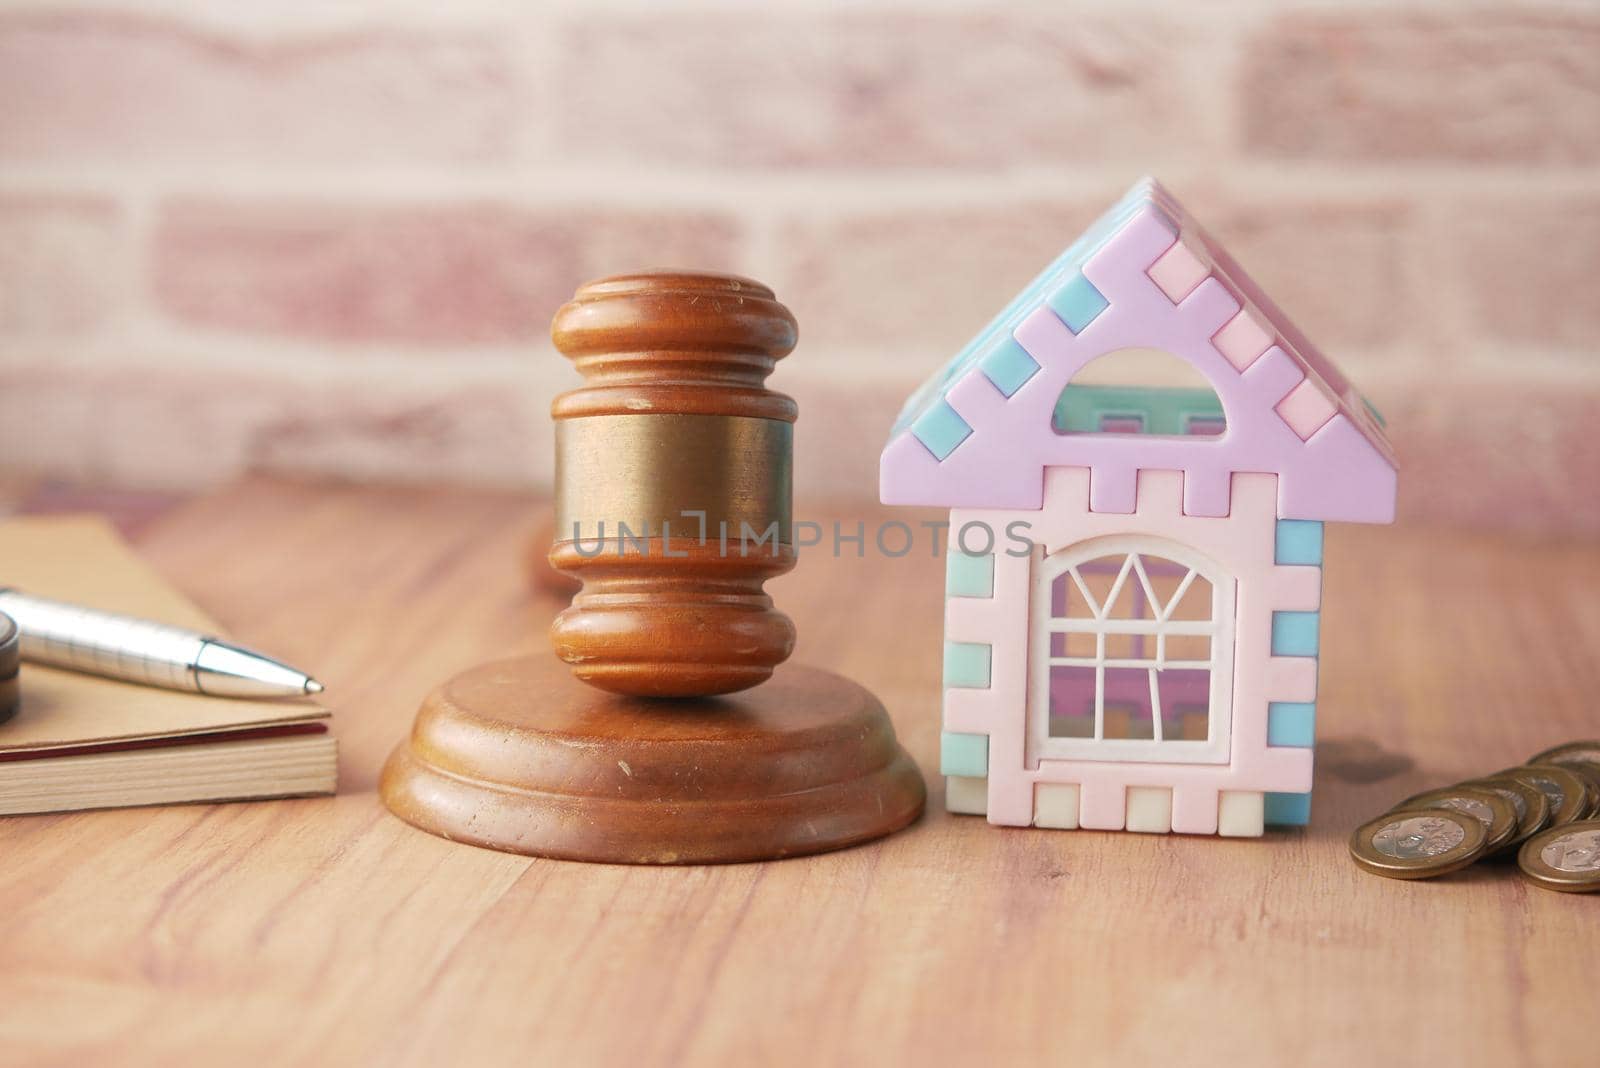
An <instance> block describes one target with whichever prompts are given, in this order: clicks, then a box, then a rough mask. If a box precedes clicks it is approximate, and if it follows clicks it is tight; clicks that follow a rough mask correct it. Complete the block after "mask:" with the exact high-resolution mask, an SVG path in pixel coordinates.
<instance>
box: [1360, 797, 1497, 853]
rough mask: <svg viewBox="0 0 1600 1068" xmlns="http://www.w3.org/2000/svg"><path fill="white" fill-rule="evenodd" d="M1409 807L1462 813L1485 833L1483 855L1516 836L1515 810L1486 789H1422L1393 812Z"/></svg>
mask: <svg viewBox="0 0 1600 1068" xmlns="http://www.w3.org/2000/svg"><path fill="white" fill-rule="evenodd" d="M1511 796H1516V795H1515V794H1512V795H1511ZM1524 804H1526V803H1524ZM1410 808H1448V809H1451V810H1453V811H1455V812H1465V813H1466V814H1467V815H1469V816H1471V817H1473V818H1474V819H1476V820H1477V821H1478V822H1479V823H1481V824H1483V829H1484V831H1485V832H1486V833H1487V834H1488V837H1489V840H1488V842H1487V843H1485V844H1484V852H1485V853H1494V852H1496V851H1498V850H1499V849H1501V848H1502V847H1503V846H1506V845H1509V844H1510V842H1511V840H1512V839H1513V838H1515V837H1516V834H1517V810H1516V809H1515V808H1514V807H1512V803H1511V801H1510V798H1509V797H1508V796H1505V795H1502V794H1499V793H1496V792H1495V791H1494V790H1492V789H1490V788H1489V787H1487V786H1445V787H1442V788H1440V789H1438V790H1425V791H1423V792H1422V793H1420V794H1417V795H1416V796H1415V797H1408V798H1406V799H1405V800H1404V801H1402V802H1400V803H1399V804H1398V805H1396V806H1395V807H1394V810H1399V809H1410ZM1391 811H1393V810H1391Z"/></svg>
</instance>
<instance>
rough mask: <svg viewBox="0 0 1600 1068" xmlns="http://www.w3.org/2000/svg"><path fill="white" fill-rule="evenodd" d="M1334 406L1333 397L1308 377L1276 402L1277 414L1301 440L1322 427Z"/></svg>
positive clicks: (1330, 415)
mask: <svg viewBox="0 0 1600 1068" xmlns="http://www.w3.org/2000/svg"><path fill="white" fill-rule="evenodd" d="M1334 408H1335V405H1334V402H1333V398H1332V397H1330V396H1328V394H1327V392H1326V390H1324V389H1323V387H1322V385H1321V384H1320V383H1318V382H1316V381H1315V380H1313V379H1310V378H1307V379H1306V380H1305V381H1303V382H1301V383H1300V384H1299V385H1298V386H1296V387H1294V388H1293V389H1291V390H1290V391H1289V394H1288V396H1286V397H1284V398H1283V400H1281V401H1279V402H1278V414H1279V415H1280V416H1282V417H1283V421H1284V422H1285V423H1288V424H1289V429H1291V430H1293V431H1294V432H1295V433H1296V434H1298V435H1300V440H1302V441H1304V440H1305V439H1307V438H1309V437H1310V436H1311V435H1312V434H1315V433H1316V432H1317V431H1318V430H1321V429H1322V425H1323V424H1324V423H1326V422H1327V421H1328V420H1329V419H1331V418H1332V417H1333V412H1334Z"/></svg>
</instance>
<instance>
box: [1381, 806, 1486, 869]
mask: <svg viewBox="0 0 1600 1068" xmlns="http://www.w3.org/2000/svg"><path fill="white" fill-rule="evenodd" d="M1488 841H1489V836H1488V834H1487V832H1485V831H1484V829H1483V824H1481V823H1479V822H1478V821H1477V819H1476V818H1474V817H1472V816H1469V815H1467V814H1466V813H1465V812H1456V811H1455V810H1453V809H1448V808H1432V809H1402V810H1400V811H1398V812H1388V813H1385V814H1384V815H1382V816H1379V817H1378V818H1377V819H1375V820H1371V821H1369V822H1367V823H1364V824H1362V825H1361V826H1360V827H1358V828H1356V833H1355V834H1352V835H1351V836H1350V856H1351V857H1352V858H1353V859H1354V860H1355V862H1356V863H1357V864H1359V865H1361V867H1363V868H1365V869H1366V870H1367V871H1370V872H1372V873H1373V874H1374V875H1384V876H1387V877H1388V878H1391V879H1429V878H1432V877H1433V876H1435V875H1448V874H1449V873H1450V872H1453V871H1457V870H1459V869H1461V868H1464V867H1466V866H1467V865H1468V864H1471V863H1472V862H1473V861H1475V860H1477V859H1478V858H1479V857H1481V856H1483V850H1484V847H1485V846H1486V845H1487V844H1488Z"/></svg>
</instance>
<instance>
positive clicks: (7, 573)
mask: <svg viewBox="0 0 1600 1068" xmlns="http://www.w3.org/2000/svg"><path fill="white" fill-rule="evenodd" d="M0 586H14V587H16V588H17V589H20V590H25V591H27V592H29V593H33V594H38V595H40V596H43V597H51V598H56V599H59V600H64V601H73V602H76V603H78V604H82V605H85V606H87V607H90V608H96V609H101V610H103V611H107V612H117V613H121V614H124V615H131V616H139V617H142V618H145V619H153V620H156V621H158V622H161V623H169V624H172V625H174V626H179V627H186V628H190V629H192V630H198V631H202V632H204V633H206V634H210V635H213V636H216V637H227V635H225V634H223V632H222V630H221V628H220V627H218V625H217V624H216V622H215V621H214V620H212V619H210V618H209V617H207V616H206V614H205V613H204V612H202V611H201V610H200V609H199V608H197V607H196V606H195V605H194V604H192V603H191V602H190V601H189V600H187V599H186V598H185V597H184V596H183V595H182V594H180V593H179V592H178V591H177V590H176V589H174V588H173V586H172V585H171V584H170V583H168V582H167V581H166V580H165V579H164V578H162V577H161V575H160V574H158V573H157V572H156V571H155V570H154V569H153V568H152V567H150V565H148V564H147V563H145V562H144V561H143V560H141V559H140V558H139V556H138V555H137V554H136V553H134V552H133V550H132V549H131V548H130V547H129V546H128V545H127V543H125V542H124V541H123V540H122V539H121V537H120V536H118V534H117V533H116V531H115V530H113V529H112V528H111V526H110V525H109V524H107V523H106V522H105V521H103V520H101V519H99V518H95V517H87V516H64V517H53V516H52V517H35V516H27V517H19V518H12V519H7V520H4V521H0ZM19 681H20V684H21V690H22V702H21V706H20V708H19V709H18V711H17V714H16V716H15V717H13V718H12V719H11V720H10V721H8V722H6V723H3V724H0V815H18V814H22V813H30V812H60V811H67V810H72V809H87V808H120V807H125V806H130V805H162V804H177V803H181V802H193V801H235V800H254V799H261V798H268V797H294V796H303V795H311V794H329V793H332V792H333V790H334V785H335V779H336V770H337V769H336V763H337V744H336V742H335V740H334V737H333V734H332V733H331V731H330V730H329V725H330V717H329V712H328V710H327V709H326V708H323V707H322V706H320V705H318V704H316V703H315V702H313V701H311V700H275V701H265V700H244V699H236V698H223V697H209V696H206V695H204V694H199V693H189V692H184V691H177V690H166V689H160V688H157V687H151V686H141V685H137V684H135V683H130V682H123V681H119V680H116V679H108V678H100V677H98V676H93V675H82V674H77V673H74V672H69V671H62V670H59V669H57V668H51V667H45V666H42V665H39V664H24V665H23V666H22V673H21V676H20V680H19Z"/></svg>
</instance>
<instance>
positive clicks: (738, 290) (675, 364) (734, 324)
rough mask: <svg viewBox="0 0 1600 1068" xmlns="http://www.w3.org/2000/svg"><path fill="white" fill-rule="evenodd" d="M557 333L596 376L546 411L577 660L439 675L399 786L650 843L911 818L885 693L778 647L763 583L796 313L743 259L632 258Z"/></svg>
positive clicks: (595, 856)
mask: <svg viewBox="0 0 1600 1068" xmlns="http://www.w3.org/2000/svg"><path fill="white" fill-rule="evenodd" d="M552 334H553V336H554V338H555V342H556V345H557V347H558V348H560V350H561V351H562V352H563V353H564V354H565V355H566V356H567V357H568V358H570V359H571V360H572V361H573V362H574V363H575V364H576V365H577V367H578V369H579V370H580V371H581V372H582V373H583V375H584V377H585V379H586V381H585V384H584V386H583V387H582V388H580V389H577V390H574V391H573V392H571V393H567V394H564V395H563V396H561V397H558V398H557V399H556V402H555V404H554V406H553V409H552V414H553V415H554V418H555V423H556V494H555V496H556V502H555V521H554V542H553V544H552V545H551V547H550V550H549V559H550V563H551V564H552V565H553V566H554V567H555V568H557V569H559V571H560V572H562V573H564V574H566V575H570V576H573V577H574V578H576V579H579V580H581V581H582V583H583V586H582V589H581V590H580V591H579V592H578V593H577V594H576V596H574V598H573V600H572V604H571V606H570V607H569V608H568V609H567V610H566V611H564V612H562V613H561V615H560V616H558V617H557V619H556V620H555V622H554V623H553V624H552V626H551V631H550V636H551V642H552V644H553V646H554V648H555V652H556V654H557V655H558V656H559V657H560V659H559V660H557V659H555V658H552V657H548V656H536V657H528V658H523V659H516V660H503V661H497V662H493V663H489V664H484V665H482V666H480V667H477V668H473V669H471V670H469V671H467V672H464V673H462V674H460V675H457V676H456V677H455V678H453V679H450V680H449V681H447V682H446V683H444V685H442V686H441V687H439V689H437V690H436V691H435V692H434V693H433V694H432V695H431V696H430V697H429V698H428V699H427V700H426V701H425V702H424V703H423V706H422V710H421V712H420V713H419V714H418V716H417V720H416V724H415V726H414V727H413V729H412V733H411V736H410V738H409V739H408V740H407V741H405V742H403V743H401V745H400V746H399V747H398V748H397V749H396V750H395V752H394V754H393V755H392V756H391V757H390V759H389V762H388V764H387V766H386V767H385V768H384V773H383V779H382V784H381V789H382V793H383V798H384V801H385V803H386V804H387V805H388V806H389V808H390V809H391V810H392V811H393V812H395V813H396V814H397V815H399V816H400V817H401V818H402V819H405V820H407V821H408V822H410V823H413V824H415V825H417V826H418V827H421V828H422V829H424V830H427V831H430V832H432V833H434V834H438V835H442V836H444V837H446V838H450V839H453V840H460V841H466V842H471V843H474V844H476V845H482V846H488V847H490V848H493V849H502V850H507V851H511V852H518V853H531V854H535V855H539V856H549V857H559V858H564V859H572V860H588V861H602V862H612V863H635V864H695V863H720V862H729V861H745V860H761V859H770V858H776V857H785V856H793V855H797V854H803V853H817V852H822V851H824V850H829V849H838V848H840V847H843V846H848V845H853V844H855V843H858V842H863V841H867V840H869V839H872V838H877V837H880V836H882V835H885V834H889V833H891V832H893V831H895V830H898V829H900V828H901V827H904V826H906V825H907V824H909V823H910V822H912V821H913V820H915V819H916V818H917V816H918V815H919V814H920V813H921V811H922V806H923V802H924V798H925V788H924V786H923V782H922V777H921V775H920V774H919V773H918V771H917V768H916V766H915V764H913V763H912V761H911V759H910V758H909V757H908V756H907V755H906V754H905V752H904V750H902V749H901V747H900V745H899V742H898V741H897V740H896V738H895V734H894V728H893V726H892V725H891V724H890V722H889V718H888V716H887V715H886V714H885V712H884V709H883V706H882V705H881V704H880V703H879V702H878V700H877V698H875V697H873V696H872V694H871V693H869V692H867V691H866V690H865V689H863V688H862V687H860V686H858V685H857V684H855V683H853V682H851V681H849V680H848V679H844V678H841V677H839V676H837V675H832V674H829V673H828V672H825V671H819V670H817V669H815V668H810V667H804V666H800V665H783V661H785V660H786V659H787V658H788V656H789V653H790V651H791V650H792V649H793V647H794V637H795V634H794V626H793V624H792V623H791V622H790V621H789V619H788V617H787V616H785V615H783V614H782V613H781V612H779V611H778V610H777V609H776V608H774V607H773V604H772V600H771V598H770V597H768V596H767V594H766V593H765V592H764V591H763V589H762V584H763V583H764V582H765V581H766V580H767V579H769V578H772V577H773V576H776V575H781V574H783V573H784V572H786V571H788V570H789V569H791V568H792V567H794V565H795V548H794V544H793V539H792V523H791V514H790V509H791V502H790V498H791V483H792V480H791V464H792V457H793V446H792V433H791V431H792V426H793V423H794V420H795V416H796V410H795V404H794V401H793V400H791V399H790V398H788V397H786V396H784V395H782V394H780V393H775V392H773V391H771V390H769V389H767V388H766V385H765V380H766V377H767V375H768V374H770V373H771V371H772V369H773V366H774V364H775V362H776V361H777V360H778V359H779V358H781V357H782V356H784V355H786V354H787V353H788V352H789V351H790V350H791V349H793V348H794V345H795V339H796V328H795V321H794V317H793V316H792V315H791V314H790V313H789V310H788V309H787V308H785V307H784V306H783V305H782V304H780V303H778V301H777V300H776V299H774V297H773V294H772V291H771V290H770V289H768V288H766V287H765V286H762V285H760V284H759V283H756V282H752V281H750V280H749V279H744V278H735V277H731V276H726V275H713V274H695V273H688V272H657V273H645V274H635V275H621V276H617V277H614V278H607V279H603V280H601V281H598V282H591V283H589V284H588V285H585V286H583V287H582V288H580V289H579V291H578V293H577V296H576V297H575V298H574V299H573V300H572V301H571V302H569V303H568V304H566V305H565V306H563V307H562V309H561V310H560V312H558V313H557V315H556V318H555V324H554V327H553V329H552ZM562 661H565V662H566V663H565V664H563V663H562ZM780 665H782V666H780Z"/></svg>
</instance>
